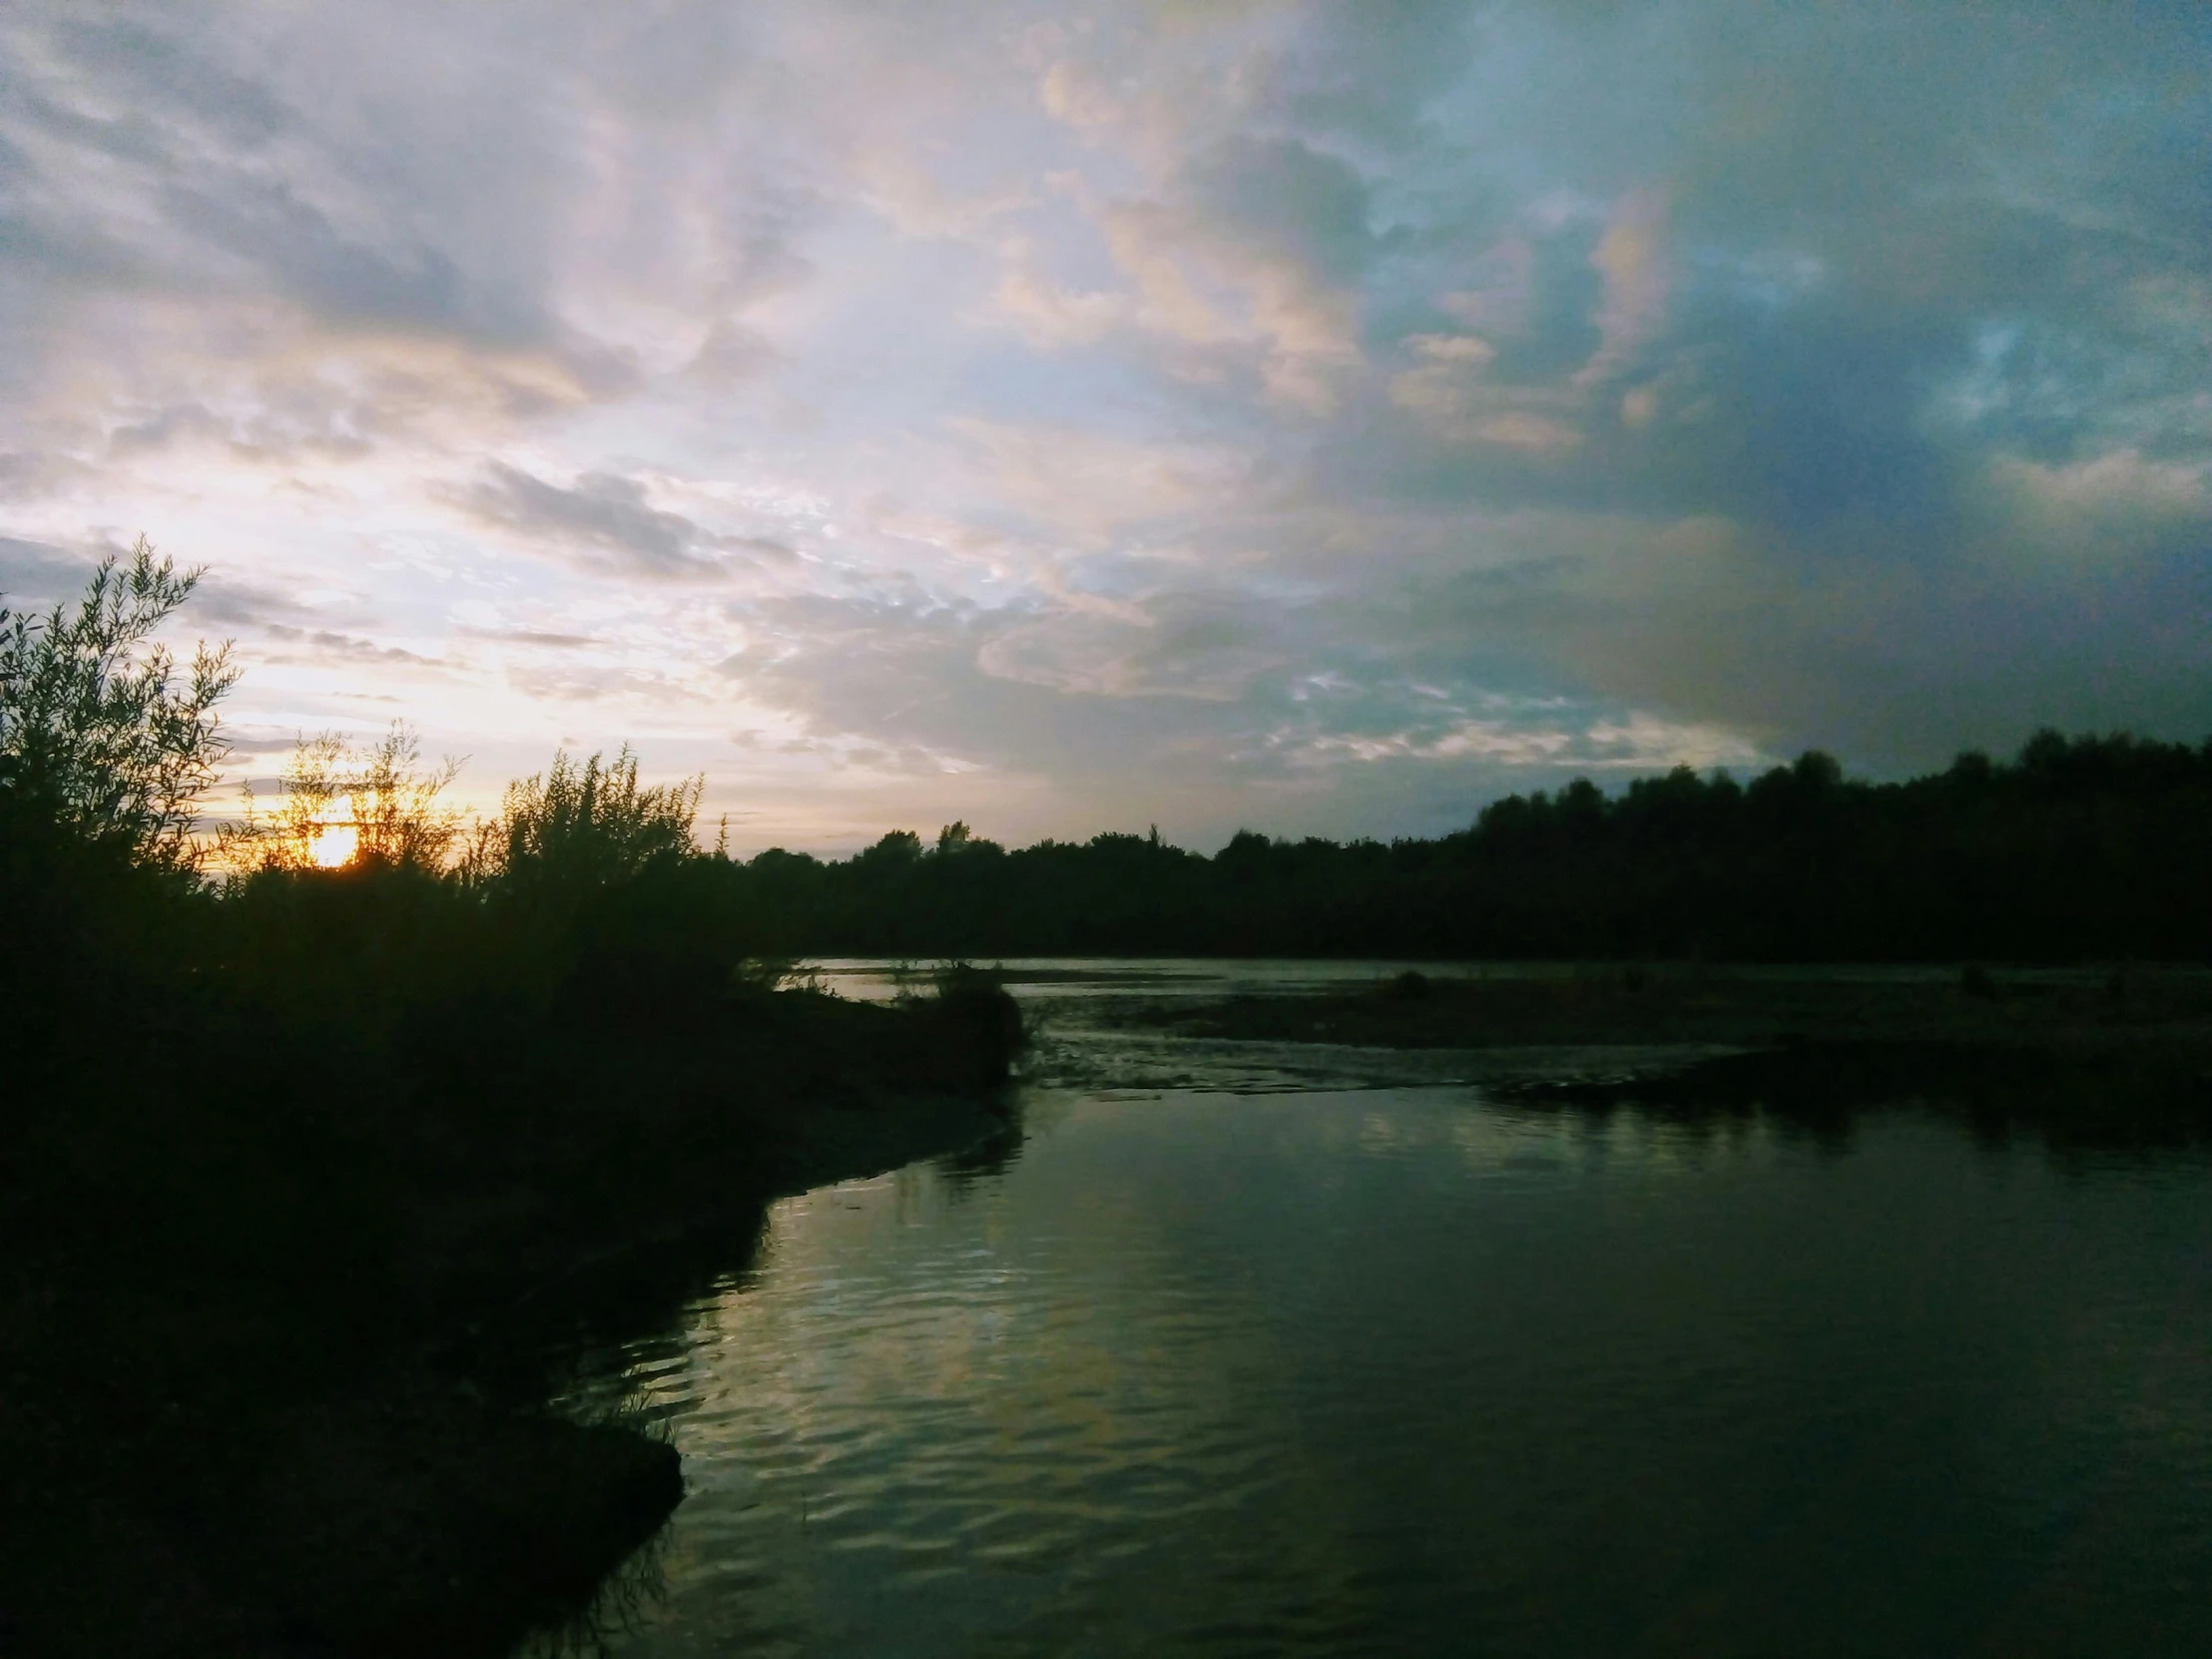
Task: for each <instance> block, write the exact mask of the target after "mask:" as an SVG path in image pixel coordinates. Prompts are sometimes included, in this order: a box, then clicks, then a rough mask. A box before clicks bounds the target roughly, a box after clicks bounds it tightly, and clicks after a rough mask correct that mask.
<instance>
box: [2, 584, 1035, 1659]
mask: <svg viewBox="0 0 2212 1659" xmlns="http://www.w3.org/2000/svg"><path fill="white" fill-rule="evenodd" d="M191 580H192V579H191V578H190V577H189V576H186V575H181V574H179V573H178V572H176V571H174V570H173V569H172V568H170V567H169V566H168V565H167V564H166V563H163V562H161V561H157V560H155V559H154V558H153V557H152V556H151V554H150V553H149V552H147V551H145V550H144V549H143V548H142V550H141V551H140V553H139V554H138V556H137V557H136V558H135V560H134V561H133V562H132V563H130V564H129V565H127V566H123V567H121V568H116V569H110V570H106V571H104V572H103V573H102V576H101V578H100V580H99V582H98V583H96V584H95V586H94V588H93V590H92V592H91V593H90V594H88V596H87V597H86V599H85V601H84V603H83V604H82V605H81V606H80V607H78V608H76V609H74V610H69V609H61V610H57V611H55V612H54V613H53V614H52V615H50V616H48V617H45V618H23V617H20V616H18V617H9V616H6V615H5V613H0V918H4V921H0V924H4V928H5V933H6V939H5V948H4V949H0V1254H4V1260H5V1264H6V1266H5V1275H6V1277H5V1279H4V1281H0V1652H4V1653H7V1654H10V1655H14V1654H34V1653H66V1654H78V1653H82V1654H126V1653H127V1654H133V1655H156V1654H172V1653H174V1654H184V1653H194V1654H199V1653H208V1654H215V1653H221V1654H243V1655H256V1654H301V1655H304V1654H363V1655H366V1654H376V1655H388V1654H395V1653H410V1654H456V1655H458V1654H492V1653H500V1652H503V1651H505V1650H506V1649H507V1648H508V1647H509V1646H511V1645H512V1643H513V1642H514V1641H515V1639H516V1638H517V1637H518V1636H519V1635H521V1634H522V1633H523V1632H524V1631H526V1630H527V1629H529V1628H531V1627H533V1626H535V1625H542V1624H544V1623H545V1622H546V1621H548V1620H557V1619H559V1618H560V1617H562V1616H565V1615H572V1614H575V1613H577V1612H578V1611H579V1610H580V1609H582V1608H583V1607H584V1606H585V1604H586V1603H587V1602H588V1601H589V1598H590V1596H591V1592H592V1588H593V1586H594V1585H595V1584H596V1583H597V1582H598V1581H599V1579H600V1578H601V1576H602V1575H603V1574H604V1573H605V1572H606V1571H607V1569H608V1568H609V1567H611V1566H613V1565H614V1564H615V1563H616V1562H618V1561H620V1560H621V1559H622V1558H623V1556H624V1555H625V1554H627V1553H628V1552H629V1551H630V1550H631V1549H633V1548H634V1547H635V1546H636V1545H638V1544H639V1543H640V1542H641V1540H643V1539H645V1538H646V1537H648V1536H649V1535H650V1534H651V1533H652V1532H653V1531H654V1530H655V1529H656V1528H657V1527H658V1525H659V1524H660V1522H661V1520H662V1518H663V1517H664V1516H665V1515H666V1513H667V1511H668V1510H669V1508H670V1507H671V1506H672V1505H673V1504H674V1503H675V1501H676V1500H677V1498H678V1497H679V1496H680V1495H681V1482H680V1478H679V1475H678V1472H677V1466H676V1457H675V1453H674V1452H673V1450H671V1449H670V1448H669V1447H667V1446H666V1445H665V1444H661V1443H659V1442H657V1441H655V1440H654V1439H653V1438H652V1437H651V1436H650V1435H649V1434H642V1433H640V1432H638V1431H637V1429H636V1427H635V1426H634V1425H626V1424H622V1423H613V1422H610V1423H606V1424H597V1425H579V1424H576V1423H572V1422H567V1421H563V1420H560V1419H558V1418H556V1417H554V1416H551V1415H548V1414H546V1413H545V1412H543V1411H542V1410H541V1409H539V1407H540V1406H541V1405H542V1403H543V1401H544V1399H545V1398H546V1395H547V1390H548V1389H549V1387H550V1386H551V1385H552V1383H553V1382H554V1373H553V1371H552V1370H551V1369H549V1368H550V1367H552V1365H553V1360H552V1359H551V1358H550V1354H551V1351H550V1350H549V1349H548V1348H547V1347H546V1346H545V1344H544V1342H543V1341H542V1339H543V1338H544V1336H545V1335H546V1334H547V1333H548V1332H554V1331H558V1332H560V1333H562V1334H563V1335H564V1336H570V1337H573V1335H574V1333H575V1330H576V1325H577V1322H578V1321H579V1320H583V1319H586V1318H588V1317H590V1316H592V1315H594V1314H595V1312H596V1313H604V1312H606V1311H607V1310H608V1309H609V1308H610V1307H611V1306H612V1307H619V1309H620V1310H621V1313H622V1315H623V1316H624V1317H627V1318H630V1319H639V1318H643V1319H646V1320H648V1321H649V1322H650V1320H651V1319H654V1318H658V1317H663V1316H665V1315H667V1314H668V1313H671V1312H673V1309H674V1308H675V1307H676V1306H677V1305H678V1304H679V1303H680V1301H681V1298H682V1297H683V1295H685V1294H686V1293H687V1292H689V1291H691V1290H693V1289H695V1288H696V1286H697V1283H698V1282H699V1276H700V1275H701V1274H702V1273H704V1272H707V1271H710V1268H711V1266H712V1265H714V1264H722V1265H727V1264H728V1263H730V1262H731V1261H733V1260H742V1253H743V1252H744V1251H745V1250H746V1249H747V1248H748V1247H749V1245H750V1243H751V1241H752V1238H753V1235H754V1232H755V1230H756V1229H757V1228H758V1226H759V1225H760V1219H761V1217H762V1215H763V1213H764V1210H765V1205H766V1203H767V1202H768V1200H769V1199H770V1198H771V1197H773V1196H775V1195H777V1194H778V1193H780V1192H782V1191H787V1190H791V1189H793V1188H795V1187H797V1186H802V1185H806V1184H810V1183H811V1182H813V1181H815V1180H820V1179H830V1178H835V1177H837V1176H839V1175H845V1174H856V1173H862V1172H864V1171H866V1170H869V1169H872V1168H877V1167H883V1166H885V1165H890V1164H896V1163H899V1162H903V1161H906V1160H907V1159H909V1158H911V1157H915V1156H920V1155H923V1154H926V1153H929V1152H932V1151H943V1150H950V1149H952V1148H955V1147H958V1146H960V1145H962V1144H964V1143H966V1142H968V1141H971V1140H973V1139H974V1137H975V1136H976V1135H977V1134H978V1133H979V1132H981V1131H983V1130H985V1129H987V1128H988V1127H989V1125H990V1121H991V1120H990V1118H989V1116H988V1109H989V1108H988V1102H989V1101H990V1100H991V1099H992V1097H993V1090H994V1089H995V1088H996V1086H997V1085H998V1084H999V1083H1000V1082H1001V1081H1002V1080H1003V1079H1004V1077H1005V1075H1006V1071H1007V1067H1008V1064H1009V1060H1010V1057H1011V1055H1012V1053H1013V1050H1014V1048H1015V1047H1016V1045H1017V1044H1018V1043H1019V1041H1020V1030H1019V1020H1018V1016H1017V1015H1015V1014H1014V1012H1013V1011H1012V1006H1011V1003H1010V1001H1009V999H1007V998H1006V997H1005V995H1004V993H1003V992H1002V991H999V990H998V989H997V988H996V987H995V986H993V985H991V984H990V983H988V982H987V981H984V980H982V979H981V978H980V977H979V976H973V975H966V976H963V975H959V974H954V975H951V976H949V978H948V979H947V981H946V982H945V983H944V984H943V985H942V987H941V988H940V993H939V994H937V995H934V996H929V997H924V998H919V999H916V1000H914V1001H912V1002H911V1003H909V1004H907V1005H904V1006H897V1007H870V1006H863V1005H858V1004H851V1003H845V1002H840V1001H837V1000H835V999H833V998H830V997H827V996H823V995H818V994H813V993H809V992H804V991H788V990H780V989H778V988H777V985H778V983H779V979H780V977H781V976H780V974H779V972H778V970H777V967H776V964H774V963H768V962H763V961H762V960H760V959H759V958H758V956H754V955H747V954H744V953H743V952H744V949H745V940H744V936H743V935H742V934H740V933H739V932H737V931H736V930H735V929H733V928H732V927H731V926H730V925H729V923H730V920H731V918H730V915H729V913H728V910H727V907H726V905H725V903H724V896H723V895H724V887H723V882H724V880H725V877H724V873H723V871H724V868H725V866H724V865H723V864H722V863H721V861H720V860H717V859H715V858H713V857H712V856H711V855H707V854H703V853H701V852H700V851H698V850H697V848H696V847H695V845H694V842H693V838H692V818H693V813H694V810H695V808H696V806H697V790H696V786H685V787H676V788H668V789H659V790H655V789H647V788H641V787H640V786H639V785H638V782H637V775H636V767H635V763H634V762H632V761H631V760H630V759H629V758H628V757H627V756H624V757H623V758H622V759H620V760H618V761H617V762H615V763H614V764H613V765H611V766H610V765H604V764H602V763H600V762H599V761H597V760H594V761H592V762H589V763H586V764H584V765H581V766H578V765H573V764H571V763H569V762H567V761H566V760H561V761H558V762H556V764H555V765H554V767H553V768H552V769H551V771H549V772H548V773H546V774H544V775H541V776H540V777H538V778H535V779H532V780H529V781H528V782H526V783H524V784H521V785H518V786H516V787H515V789H513V790H512V791H510V792H509V796H508V799H507V804H506V809H505V811H504V812H503V814H502V816H501V818H500V819H499V820H498V821H497V822H496V823H494V824H492V825H489V826H480V827H478V829H477V830H476V832H475V833H474V834H473V835H470V836H465V837H464V836H462V835H461V833H460V831H459V827H458V825H457V823H456V822H455V821H454V820H453V819H452V818H451V817H450V815H445V814H442V813H441V812H440V811H439V810H438V808H437V805H436V794H437V789H438V786H439V784H440V783H441V782H442V776H441V775H439V774H436V773H431V774H427V775H425V774H423V773H420V772H418V771H416V770H415V769H414V768H413V766H412V759H413V757H412V750H411V748H410V746H409V745H408V743H407V741H406V739H405V737H404V734H400V733H395V734H394V736H393V738H392V739H391V740H389V741H387V742H386V743H385V744H383V745H380V746H377V747H376V748H374V749H371V750H370V751H368V752H366V753H365V754H354V753H352V752H349V751H347V750H346V749H345V748H344V747H343V746H342V745H341V744H338V743H336V742H335V741H334V740H326V741H322V742H319V743H315V744H309V745H306V746H303V748H302V750H301V753H300V755H299V757H297V758H296V759H295V762H294V764H293V768H292V774H291V788H290V789H289V790H288V791H287V793H286V795H285V797H284V798H283V799H282V800H281V801H280V803H279V805H278V810H277V814H276V815H275V817H273V818H271V819H268V820H265V821H263V822H260V823H256V824H252V825H248V826H242V827H238V828H236V829H234V830H233V831H232V832H231V833H230V835H229V836H228V837H227V840H226V843H225V846H224V848H223V852H224V855H225V857H226V858H227V860H228V862H229V864H230V867H231V873H230V874H229V875H228V876H227V877H226V878H224V879H221V880H218V879H215V878H214V877H213V876H212V875H211V874H210V872H209V870H208V868H207V867H206V866H205V862H204V858H203V848H202V847H201V846H200V845H199V844H198V843H196V842H195V840H194V839H193V837H192V835H191V830H192V828H193V813H194V810H195V804H196V802H197V800H198V798H199V797H200V796H201V795H202V794H203V793H204V791H205V790H206V788H207V787H208V785H209V782H210V781H211V779H212V778H213V776H214V772H215V768H216V767H217V766H218V764H219V763H220V761H221V759H222V754H223V746H222V744H221V741H220V736H219V732H218V729H217V726H216V723H215V714H214V711H215V706H216V704H217V702H218V701H219V700H220V698H221V696H222V695H223V693H224V691H226V690H227V689H228V687H229V685H230V683H231V681H232V680H233V679H234V678H235V675H234V673H233V671H232V669H231V667H230V665H229V663H228V661H227V660H226V659H225V658H224V657H222V656H221V655H220V654H209V653H203V654H202V655H201V657H200V659H199V661H198V662H197V663H196V664H195V665H193V667H192V668H191V669H190V670H189V671H188V670H183V669H180V668H178V667H177V666H176V665H174V664H172V663H171V662H170V661H169V660H168V659H167V657H166V656H164V655H163V654H161V653H160V652H158V651H156V650H154V649H152V648H151V647H150V646H149V644H148V640H149V637H150V634H151V631H152V629H153V628H154V627H155V626H156V625H157V624H158V623H159V622H160V621H161V620H162V619H163V618H164V617H166V616H167V615H169V614H170V613H171V612H172V611H173V610H174V609H175V607H176V606H177V604H178V603H179V602H181V601H182V599H183V598H184V597H185V596H186V594H187V593H188V592H189V591H190V587H191ZM333 835H338V836H343V837H345V839H344V840H343V842H342V843H339V844H335V845H333V843H332V841H331V839H330V837H332V836H333ZM345 852H349V853H350V856H349V857H348V858H346V860H345V861H344V862H343V864H342V865H341V866H340V867H334V868H321V867H317V862H318V860H320V861H330V860H331V856H332V854H333V853H345ZM610 1287H613V1290H612V1291H610ZM641 1307H642V1308H643V1309H644V1313H643V1314H641V1313H640V1309H641Z"/></svg>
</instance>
